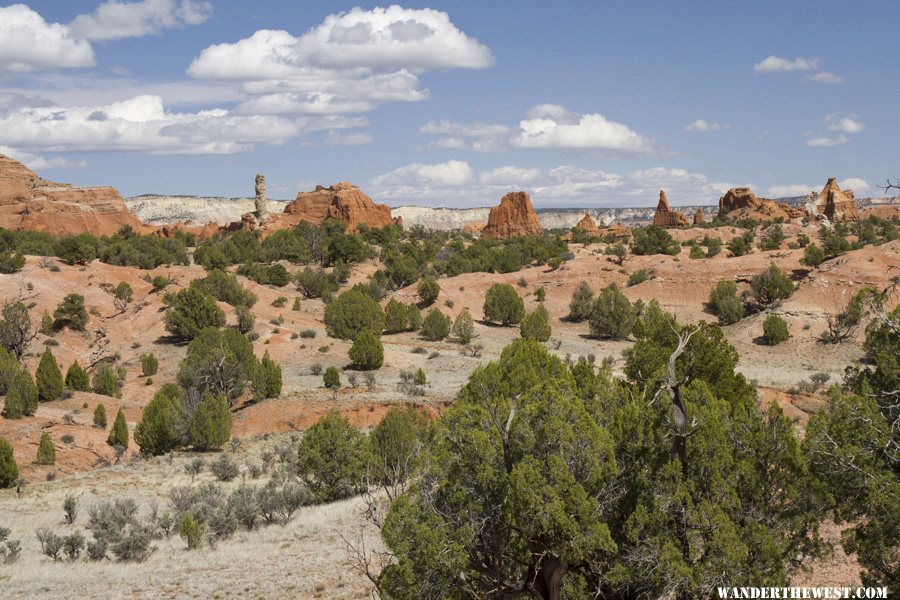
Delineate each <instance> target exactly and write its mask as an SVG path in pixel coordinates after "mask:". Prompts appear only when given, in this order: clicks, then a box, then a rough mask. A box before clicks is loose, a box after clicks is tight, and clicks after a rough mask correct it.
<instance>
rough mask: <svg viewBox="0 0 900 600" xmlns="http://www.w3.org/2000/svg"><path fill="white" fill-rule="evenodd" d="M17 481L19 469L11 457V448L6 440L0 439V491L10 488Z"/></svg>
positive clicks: (13, 457) (14, 459) (12, 456)
mask: <svg viewBox="0 0 900 600" xmlns="http://www.w3.org/2000/svg"><path fill="white" fill-rule="evenodd" d="M17 479H19V467H18V465H16V457H15V456H14V455H13V449H12V446H10V445H9V442H7V441H6V438H4V437H0V489H2V488H10V487H12V486H14V485H15V484H16V480H17Z"/></svg>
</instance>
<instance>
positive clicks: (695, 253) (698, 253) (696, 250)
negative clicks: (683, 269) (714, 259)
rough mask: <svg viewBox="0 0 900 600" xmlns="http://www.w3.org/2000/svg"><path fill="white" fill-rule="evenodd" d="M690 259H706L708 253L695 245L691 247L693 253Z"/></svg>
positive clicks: (689, 255)
mask: <svg viewBox="0 0 900 600" xmlns="http://www.w3.org/2000/svg"><path fill="white" fill-rule="evenodd" d="M688 257H689V258H693V259H698V258H706V252H704V251H703V248H701V247H700V246H698V245H696V244H694V245H692V246H691V252H690V254H688Z"/></svg>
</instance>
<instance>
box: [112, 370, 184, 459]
mask: <svg viewBox="0 0 900 600" xmlns="http://www.w3.org/2000/svg"><path fill="white" fill-rule="evenodd" d="M100 406H103V405H102V404H101V405H99V406H98V408H99V407H100ZM104 410H105V409H104ZM104 420H105V415H104ZM185 420H186V411H185V406H184V392H183V391H182V390H181V388H179V387H178V386H177V385H175V384H173V383H169V384H166V385H164V386H163V387H162V388H160V390H159V391H158V392H156V394H155V395H154V396H153V399H152V400H150V402H148V403H147V405H146V406H145V407H144V412H143V414H142V415H141V420H140V422H139V423H138V424H137V425H136V426H135V428H134V441H135V442H136V443H137V445H138V446H139V447H140V449H141V452H142V453H144V454H149V455H154V456H155V455H159V454H165V453H166V452H169V451H170V450H174V449H175V448H177V447H178V446H180V445H181V444H183V443H184V439H185V431H184V426H185Z"/></svg>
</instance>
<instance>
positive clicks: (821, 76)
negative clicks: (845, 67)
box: [807, 71, 844, 84]
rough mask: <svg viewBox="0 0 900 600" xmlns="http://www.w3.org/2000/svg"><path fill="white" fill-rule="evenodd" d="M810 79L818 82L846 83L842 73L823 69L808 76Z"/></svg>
mask: <svg viewBox="0 0 900 600" xmlns="http://www.w3.org/2000/svg"><path fill="white" fill-rule="evenodd" d="M807 79H809V80H810V81H814V82H816V83H831V84H839V83H844V78H843V76H841V75H835V74H834V73H829V72H828V71H821V72H819V73H816V74H814V75H810V76H809V77H807Z"/></svg>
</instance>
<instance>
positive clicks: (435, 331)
mask: <svg viewBox="0 0 900 600" xmlns="http://www.w3.org/2000/svg"><path fill="white" fill-rule="evenodd" d="M448 335H450V317H448V316H447V315H445V314H444V313H442V312H441V311H440V310H439V309H437V308H432V309H431V310H430V311H429V312H428V315H426V316H425V320H424V321H423V322H422V337H424V338H425V339H426V340H430V341H433V342H434V341H438V340H442V339H444V338H445V337H447V336H448Z"/></svg>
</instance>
